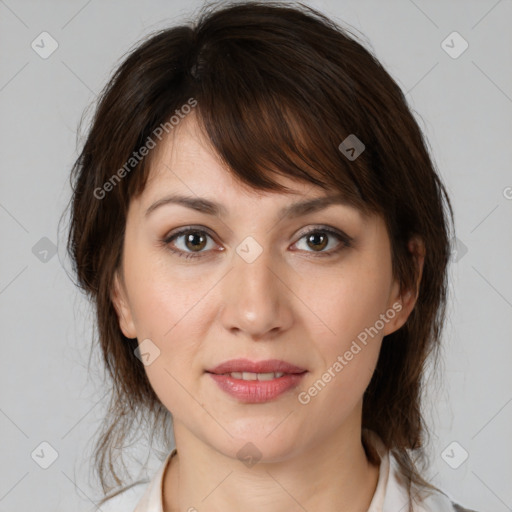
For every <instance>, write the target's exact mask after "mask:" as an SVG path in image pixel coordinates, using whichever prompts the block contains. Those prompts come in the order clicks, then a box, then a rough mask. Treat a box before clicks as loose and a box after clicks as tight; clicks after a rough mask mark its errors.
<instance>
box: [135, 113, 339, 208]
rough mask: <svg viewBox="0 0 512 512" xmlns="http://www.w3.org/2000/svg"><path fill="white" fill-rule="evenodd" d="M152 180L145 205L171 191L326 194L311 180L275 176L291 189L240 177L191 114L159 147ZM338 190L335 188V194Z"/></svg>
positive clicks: (235, 195) (233, 196)
mask: <svg viewBox="0 0 512 512" xmlns="http://www.w3.org/2000/svg"><path fill="white" fill-rule="evenodd" d="M155 151H156V153H155V155H154V157H153V159H152V162H151V166H150V170H149V176H148V180H147V183H146V186H145V189H144V191H143V194H142V199H143V203H144V204H148V203H151V202H153V201H155V200H157V199H158V198H160V197H162V196H163V195H164V194H165V193H166V192H169V191H180V192H182V193H186V194H187V195H196V196H200V197H206V196H208V197H212V196H213V197H215V196H217V197H218V195H219V194H222V197H223V198H224V200H228V201H229V200H233V201H235V200H237V199H238V200H239V199H240V196H243V197H244V198H245V199H246V200H250V199H251V198H253V199H256V198H263V197H273V198H276V196H280V197H281V196H282V197H283V199H285V198H287V197H290V198H293V197H297V196H307V197H323V196H325V195H326V194H328V191H326V190H325V189H323V188H321V187H319V186H317V185H315V184H313V183H310V182H308V181H302V180H296V179H292V178H290V177H287V176H283V175H279V176H278V175H274V176H273V177H272V179H273V180H275V181H277V182H278V183H280V184H282V185H284V186H285V187H287V188H288V189H289V191H263V190H256V189H254V188H252V187H251V186H249V185H248V184H246V183H243V182H241V181H240V180H238V179H237V178H236V177H235V176H234V174H233V173H231V172H229V171H228V170H227V167H226V166H225V165H224V163H223V162H222V161H221V159H220V158H219V156H218V155H217V153H216V152H215V150H214V149H213V147H212V146H211V144H210V142H209V140H208V139H207V138H206V137H205V136H204V134H203V133H202V131H201V130H200V128H199V126H198V124H197V122H196V120H195V118H194V115H193V114H190V115H189V116H187V118H185V119H184V120H183V121H181V123H180V124H179V125H178V126H177V127H175V129H174V130H173V131H172V132H170V133H169V135H168V136H167V137H166V138H164V139H162V141H161V142H160V144H159V146H157V148H156V149H155ZM332 192H334V191H331V194H332Z"/></svg>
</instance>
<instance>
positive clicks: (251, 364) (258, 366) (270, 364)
mask: <svg viewBox="0 0 512 512" xmlns="http://www.w3.org/2000/svg"><path fill="white" fill-rule="evenodd" d="M305 371H307V370H306V369H305V368H300V367H299V366H295V365H293V364H290V363H287V362H286V361H282V360H280V359H267V360H265V361H251V360H249V359H231V360H229V361H225V362H224V363H221V364H219V365H217V366H216V367H215V368H212V369H211V370H207V372H208V373H215V374H217V375H220V374H222V373H231V372H251V373H270V372H282V373H292V374H297V373H304V372H305Z"/></svg>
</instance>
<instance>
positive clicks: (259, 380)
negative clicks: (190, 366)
mask: <svg viewBox="0 0 512 512" xmlns="http://www.w3.org/2000/svg"><path fill="white" fill-rule="evenodd" d="M206 373H208V374H209V375H210V376H211V378H212V379H213V380H214V381H215V382H216V383H217V385H218V386H219V388H220V389H221V390H222V391H224V392H225V393H227V394H228V395H230V396H231V397H233V398H236V399H237V400H238V401H239V402H243V403H262V402H268V401H270V400H274V399H276V398H277V397H279V396H280V395H282V394H283V393H285V392H286V391H290V390H292V389H293V388H295V387H296V386H297V385H298V384H299V383H300V381H301V380H302V378H303V377H304V375H305V374H306V373H307V370H306V369H304V368H301V367H299V366H296V365H293V364H290V363H287V362H286V361H281V360H277V359H269V360H266V361H259V362H255V361H250V360H248V359H233V360H230V361H226V362H224V363H222V364H220V365H218V366H216V367H215V368H212V369H210V370H207V371H206Z"/></svg>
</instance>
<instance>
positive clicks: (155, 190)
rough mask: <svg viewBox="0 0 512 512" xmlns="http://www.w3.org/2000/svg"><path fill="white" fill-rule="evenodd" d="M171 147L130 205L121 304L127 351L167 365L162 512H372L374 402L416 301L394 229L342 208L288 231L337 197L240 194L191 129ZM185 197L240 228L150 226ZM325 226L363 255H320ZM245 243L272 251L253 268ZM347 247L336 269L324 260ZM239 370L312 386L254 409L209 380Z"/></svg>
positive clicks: (153, 374)
mask: <svg viewBox="0 0 512 512" xmlns="http://www.w3.org/2000/svg"><path fill="white" fill-rule="evenodd" d="M172 135H173V136H172V137H169V138H168V139H167V140H163V141H162V143H161V145H160V147H159V148H157V149H158V153H156V154H155V156H156V158H155V159H154V161H153V163H152V167H151V174H150V179H149V181H148V183H147V185H146V188H145V189H144V191H143V193H142V194H141V196H139V197H138V198H136V199H132V202H131V204H130V207H129V211H128V216H127V222H126V233H125V241H124V248H123V261H122V266H121V268H120V269H119V272H118V274H116V276H115V286H114V289H113V293H112V300H113V302H114V305H115V307H116V311H117V313H118V317H119V323H120V328H121V329H122V331H123V333H124V334H125V336H127V337H129V338H135V337H136V338H138V340H139V343H140V342H141V341H142V340H145V339H147V338H149V339H150V340H151V342H152V343H154V345H156V346H157V347H158V349H159V350H160V355H159V356H158V357H157V358H156V359H155V360H154V361H153V362H152V363H151V364H150V365H148V366H145V370H146V372H147V376H148V378H149V381H150V383H151V385H152V387H153V389H154V390H155V392H156V394H157V395H158V397H159V398H160V400H161V401H162V403H163V404H164V405H165V406H166V407H167V409H168V410H169V411H171V413H172V415H173V424H174V435H175V441H176V447H177V449H178V453H177V455H176V456H175V457H173V458H172V459H171V464H170V465H169V466H168V468H167V470H166V472H165V475H164V486H163V487H164V489H163V492H164V510H165V511H166V512H169V511H174V510H180V511H187V510H189V509H190V510H193V509H191V507H194V508H195V509H197V510H208V511H223V512H230V511H240V510H248V511H261V510H265V511H266V512H278V511H279V512H280V511H287V512H290V511H301V512H303V511H304V509H305V510H308V511H313V510H322V511H325V512H331V511H332V512H334V511H336V512H340V511H355V510H359V511H360V510H367V508H368V506H369V505H370V502H371V500H372V497H373V494H374V492H375V488H376V485H377V480H378V475H379V469H378V467H377V466H373V465H371V464H370V463H369V461H368V460H367V458H366V455H365V451H364V449H363V445H362V443H361V414H362V397H363V393H364V391H365V389H366V387H367V386H368V384H369V382H370V379H371V376H372V374H373V371H374V369H375V366H376V363H377V358H378V355H379V350H380V346H381V342H382V338H383V336H385V335H387V334H390V333H391V332H393V331H395V330H397V329H398V328H400V327H401V326H402V325H403V324H404V323H405V321H406V319H407V317H408V315H409V314H410V312H411V310H412V308H413V307H414V303H415V301H416V297H417V294H413V293H412V292H411V291H404V290H402V291H401V290H400V288H399V285H398V282H397V281H396V280H395V279H394V278H393V275H392V271H391V269H392V267H391V249H390V242H389V238H388V234H387V231H386V228H385V225H384V222H383V220H382V219H381V218H380V217H378V216H370V217H364V216H363V215H362V214H361V213H360V212H359V211H358V210H356V209H354V208H352V207H350V206H347V205H340V204H336V205H332V206H329V207H328V208H326V209H324V210H322V211H319V212H316V213H312V214H308V215H306V216H303V217H297V218H290V219H281V220H280V218H279V217H278V213H277V212H278V211H279V210H280V209H281V208H282V207H284V206H286V205H289V204H292V203H294V202H297V201H300V200H303V199H310V198H313V197H321V196H324V195H326V191H324V190H322V189H321V188H318V187H316V186H313V185H312V184H311V183H301V182H295V181H291V180H289V179H285V178H281V177H280V182H281V183H284V184H285V185H287V186H288V187H290V188H291V189H292V190H293V193H290V194H287V193H275V192H271V193H262V192H260V191H255V190H253V189H250V188H248V187H246V186H244V185H241V184H240V183H238V182H237V181H235V179H234V178H233V177H232V176H231V175H230V174H229V173H228V171H227V170H226V169H225V168H224V167H223V166H222V164H221V162H220V161H219V159H218V158H217V157H216V155H215V153H214V152H213V151H212V150H211V149H210V147H209V145H208V144H207V142H206V140H205V139H204V137H203V136H202V134H201V133H200V131H199V129H198V128H197V124H196V122H195V120H194V117H193V114H190V115H189V116H187V118H186V119H185V120H184V121H182V122H181V123H180V125H179V126H178V127H177V128H175V130H174V131H173V132H172ZM155 151H157V150H156V149H155ZM174 192H176V193H178V192H179V193H182V194H186V195H189V196H200V197H206V198H210V199H213V200H215V201H218V202H220V203H222V204H223V205H224V206H225V207H226V208H227V209H228V212H229V215H228V216H227V217H223V218H220V217H217V216H210V215H206V214H205V213H201V212H197V211H194V210H191V209H188V208H186V207H184V206H181V205H175V204H172V205H166V206H162V207H160V208H157V209H155V210H154V211H153V212H152V213H151V214H150V215H149V216H148V217H147V218H146V217H145V216H144V212H145V211H146V209H147V208H148V207H149V206H150V205H151V204H153V203H154V202H155V201H157V200H158V199H160V198H162V197H164V196H166V195H168V194H169V193H174ZM189 225H192V226H193V227H194V228H200V227H201V229H206V230H209V231H208V234H209V235H210V237H207V238H206V240H207V242H206V245H205V246H204V248H203V249H202V253H200V254H201V255H200V257H198V258H195V259H194V258H191V259H186V258H184V257H179V256H178V255H176V254H173V253H172V252H171V251H170V249H169V245H171V244H172V243H174V247H175V248H177V249H181V250H182V251H185V252H188V253H193V254H197V253H195V252H194V245H193V244H188V245H187V244H186V239H185V237H184V236H182V237H181V238H179V239H175V240H174V242H172V243H170V244H169V245H168V246H166V245H165V244H164V243H163V242H162V241H161V240H162V239H164V238H165V237H166V235H168V234H170V233H171V232H173V231H176V230H177V228H181V227H186V226H189ZM323 226H324V227H326V226H331V227H333V228H336V229H338V230H341V231H343V232H344V233H346V234H347V235H349V236H350V237H352V238H353V239H354V240H353V243H352V245H351V246H350V247H346V246H344V244H343V242H342V241H338V240H337V239H336V238H335V237H333V236H331V235H329V242H328V245H327V246H325V247H323V248H318V247H319V244H320V242H318V241H317V242H313V243H311V242H310V243H309V244H308V237H305V236H304V233H305V232H306V230H309V229H310V228H318V229H319V230H320V231H321V228H322V227H323ZM204 236H206V235H204ZM247 236H252V237H253V238H254V239H255V240H256V241H257V242H258V243H259V245H260V246H261V248H262V250H263V251H262V253H261V254H260V256H259V257H258V258H257V259H256V260H255V261H254V262H252V263H248V262H247V261H245V260H244V259H242V258H241V257H240V256H239V255H238V254H237V252H236V248H237V246H238V245H239V244H240V243H241V242H242V241H243V240H244V239H245V238H246V237H247ZM196 243H197V242H196ZM315 244H316V245H315ZM320 245H321V244H320ZM337 247H341V250H340V251H339V252H338V253H333V254H332V255H331V256H324V257H322V256H319V252H324V253H326V252H329V251H330V250H331V249H335V248H337ZM410 250H411V251H413V252H414V254H415V256H416V259H417V262H418V265H419V275H418V282H419V280H420V279H421V269H422V266H423V255H424V253H422V251H421V245H420V244H419V242H418V241H417V240H416V241H411V244H410ZM397 303H399V304H400V305H401V310H400V312H398V313H396V315H395V316H394V318H393V319H391V320H388V322H387V323H385V326H384V328H383V329H382V330H381V331H380V332H379V334H378V335H376V336H374V337H373V338H370V341H369V342H368V344H367V345H366V346H364V348H363V349H362V350H361V351H360V352H359V353H358V354H357V355H355V356H354V358H353V359H352V360H351V361H350V362H349V363H348V364H347V365H346V366H345V367H344V368H343V370H342V371H341V372H338V373H337V374H336V377H335V378H333V379H332V380H331V381H330V382H329V383H328V384H327V385H326V386H325V387H324V388H323V389H322V390H321V392H319V393H318V394H317V396H315V397H313V398H312V399H311V401H310V402H309V403H307V404H305V405H303V404H301V403H300V402H299V401H298V394H299V393H300V392H301V391H305V390H307V389H308V388H309V387H310V386H311V385H312V384H313V383H314V382H316V381H317V380H318V379H319V378H320V377H321V376H322V374H323V373H324V372H325V371H326V370H327V369H328V368H329V367H332V365H333V363H334V362H335V361H336V359H337V357H338V356H339V355H343V354H344V353H345V352H346V351H347V350H348V349H349V348H350V346H351V343H352V341H353V340H354V339H356V337H357V335H358V334H359V333H360V332H362V331H364V329H365V328H368V327H370V326H374V325H375V323H376V321H377V320H378V319H379V315H381V314H383V313H385V312H386V311H388V310H389V309H390V308H392V307H393V304H397ZM238 357H246V358H248V359H252V360H258V361H260V360H264V359H269V358H276V359H283V360H285V361H288V362H290V363H292V364H295V365H297V366H300V367H303V368H305V369H307V370H308V373H307V374H306V376H305V377H304V378H303V380H302V382H301V384H300V385H299V387H298V388H296V389H293V390H290V391H288V392H286V393H285V394H283V395H281V396H279V397H277V398H276V399H274V400H271V401H269V402H266V403H260V404H243V403H240V402H238V401H237V400H236V399H235V398H233V397H231V396H229V395H227V394H226V393H225V392H223V391H222V390H220V388H219V387H218V386H217V384H216V383H215V382H214V381H213V379H212V378H211V377H210V376H209V375H208V374H207V373H205V370H206V369H208V368H212V367H214V366H215V365H217V364H219V363H221V362H224V361H226V360H229V359H233V358H238ZM248 442H251V443H253V444H254V445H255V446H256V447H257V448H258V450H259V451H260V452H261V454H262V455H261V459H260V460H259V462H258V463H257V464H256V465H254V466H252V467H250V468H249V467H246V466H245V465H244V464H243V463H242V462H241V461H240V460H239V459H238V458H237V452H238V450H240V448H242V447H243V446H244V445H245V444H246V443H248Z"/></svg>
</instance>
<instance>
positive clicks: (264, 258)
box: [220, 248, 293, 341]
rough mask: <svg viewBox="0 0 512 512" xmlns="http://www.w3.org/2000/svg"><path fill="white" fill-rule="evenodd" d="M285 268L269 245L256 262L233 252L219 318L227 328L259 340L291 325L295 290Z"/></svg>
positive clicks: (272, 336)
mask: <svg viewBox="0 0 512 512" xmlns="http://www.w3.org/2000/svg"><path fill="white" fill-rule="evenodd" d="M251 250H254V248H251ZM240 254H242V256H240ZM283 268H284V267H283V266H282V265H277V264H276V262H275V261H274V262H272V255H271V251H270V250H269V249H268V248H267V249H264V250H263V251H262V252H261V254H259V255H258V256H257V257H256V259H254V261H251V258H247V257H246V254H245V253H244V252H242V251H241V252H240V253H236V254H234V256H233V268H232V269H231V271H230V272H228V274H227V276H226V278H225V279H223V282H222V286H223V289H222V300H223V306H222V309H221V313H220V318H221V322H222V324H223V326H224V328H225V329H226V330H229V331H231V332H232V333H234V334H237V333H238V334H240V333H245V334H246V335H247V337H250V338H251V339H252V340H254V341H256V340H266V339H272V338H274V337H275V336H277V335H279V333H281V332H282V331H286V330H287V329H288V328H289V327H290V325H291V324H292V321H293V315H292V298H293V293H292V291H291V286H290V284H289V283H288V282H287V281H288V280H289V278H288V279H287V276H286V275H285V273H286V274H288V272H285V271H284V270H283Z"/></svg>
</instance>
